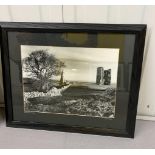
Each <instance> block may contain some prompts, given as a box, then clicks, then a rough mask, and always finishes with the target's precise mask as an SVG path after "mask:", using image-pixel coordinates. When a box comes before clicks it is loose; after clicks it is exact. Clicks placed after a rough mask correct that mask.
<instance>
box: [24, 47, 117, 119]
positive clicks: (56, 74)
mask: <svg viewBox="0 0 155 155" xmlns="http://www.w3.org/2000/svg"><path fill="white" fill-rule="evenodd" d="M21 58H22V78H23V97H24V112H25V113H27V112H38V113H54V114H65V115H79V116H88V117H101V118H114V117H115V106H116V89H117V72H118V61H119V49H112V48H83V47H57V46H32V45H21Z"/></svg>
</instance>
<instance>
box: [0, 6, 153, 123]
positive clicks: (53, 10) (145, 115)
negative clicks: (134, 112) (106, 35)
mask: <svg viewBox="0 0 155 155" xmlns="http://www.w3.org/2000/svg"><path fill="white" fill-rule="evenodd" d="M154 15H155V6H142V5H141V6H122V5H121V6H101V5H100V6H87V5H85V6H72V5H70V6H67V5H65V6H61V5H59V6H56V5H53V6H0V21H16V22H20V21H25V22H68V23H69V22H74V23H112V24H147V25H148V31H147V37H146V46H145V56H144V63H143V72H142V78H141V88H140V94H139V106H138V115H139V116H138V117H139V118H142V119H153V120H155V68H154V66H155V52H154V48H155V43H154V42H155V20H154ZM0 64H1V62H0ZM0 74H1V69H0ZM2 90H3V89H2V78H1V76H0V103H3V97H2V96H3V91H2Z"/></svg>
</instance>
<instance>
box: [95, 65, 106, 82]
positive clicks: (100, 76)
mask: <svg viewBox="0 0 155 155" xmlns="http://www.w3.org/2000/svg"><path fill="white" fill-rule="evenodd" d="M96 84H98V85H99V84H104V69H103V67H97V74H96Z"/></svg>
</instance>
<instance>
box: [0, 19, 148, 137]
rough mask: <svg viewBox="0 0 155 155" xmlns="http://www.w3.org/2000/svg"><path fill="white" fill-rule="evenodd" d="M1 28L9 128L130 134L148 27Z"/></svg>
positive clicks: (65, 25) (66, 25)
mask: <svg viewBox="0 0 155 155" xmlns="http://www.w3.org/2000/svg"><path fill="white" fill-rule="evenodd" d="M0 27H1V48H2V62H3V79H4V96H5V107H6V122H7V126H10V127H23V128H35V129H45V130H58V131H67V132H80V133H89V134H100V135H112V136H121V137H134V130H135V121H136V113H137V103H138V94H139V87H140V77H141V68H142V60H143V50H144V42H145V33H146V25H133V24H131V25H124V24H80V23H78V24H71V23H70V24H69V23H12V22H10V23H8V22H2V23H0Z"/></svg>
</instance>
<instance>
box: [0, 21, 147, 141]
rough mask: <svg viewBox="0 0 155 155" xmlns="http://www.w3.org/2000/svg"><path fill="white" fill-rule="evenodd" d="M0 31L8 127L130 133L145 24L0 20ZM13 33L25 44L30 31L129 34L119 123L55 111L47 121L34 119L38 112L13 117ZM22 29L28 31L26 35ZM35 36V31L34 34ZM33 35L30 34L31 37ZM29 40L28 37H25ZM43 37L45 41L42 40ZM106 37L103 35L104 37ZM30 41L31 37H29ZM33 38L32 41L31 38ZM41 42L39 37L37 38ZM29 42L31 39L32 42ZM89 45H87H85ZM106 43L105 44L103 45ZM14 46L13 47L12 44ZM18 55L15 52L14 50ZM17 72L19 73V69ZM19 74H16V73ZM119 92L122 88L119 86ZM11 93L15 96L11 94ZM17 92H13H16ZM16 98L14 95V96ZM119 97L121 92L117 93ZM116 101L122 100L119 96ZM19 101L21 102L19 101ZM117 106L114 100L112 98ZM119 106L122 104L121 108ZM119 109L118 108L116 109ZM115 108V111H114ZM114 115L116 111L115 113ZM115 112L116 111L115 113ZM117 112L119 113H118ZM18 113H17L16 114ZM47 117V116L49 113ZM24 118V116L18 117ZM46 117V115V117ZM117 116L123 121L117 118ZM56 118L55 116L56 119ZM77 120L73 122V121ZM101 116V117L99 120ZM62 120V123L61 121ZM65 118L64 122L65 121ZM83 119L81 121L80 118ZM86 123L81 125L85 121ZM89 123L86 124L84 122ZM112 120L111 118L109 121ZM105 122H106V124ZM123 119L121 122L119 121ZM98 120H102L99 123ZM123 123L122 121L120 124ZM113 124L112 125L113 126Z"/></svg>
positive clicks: (138, 82)
mask: <svg viewBox="0 0 155 155" xmlns="http://www.w3.org/2000/svg"><path fill="white" fill-rule="evenodd" d="M0 30H1V31H0V32H1V33H0V34H1V51H2V52H1V54H2V70H3V83H4V98H5V109H6V124H7V126H9V127H17V128H18V127H19V128H34V129H45V130H57V131H66V132H79V133H88V134H99V135H111V136H118V137H130V138H133V137H134V130H135V122H136V114H137V104H138V94H139V88H140V78H141V70H142V61H143V51H144V43H145V34H146V25H142V24H82V23H76V24H75V23H26V22H0ZM14 32H15V33H17V34H18V33H21V35H17V36H16V37H15V38H16V39H17V41H18V40H20V39H19V38H18V36H23V35H25V37H23V38H24V39H23V42H24V43H25V44H26V43H28V42H29V41H27V38H30V37H31V35H32V38H33V36H35V35H36V34H38V36H39V35H40V34H42V36H44V35H45V34H47V36H46V37H45V38H47V40H48V33H67V32H71V33H81V32H84V33H88V34H89V33H90V34H91V33H92V34H96V33H103V34H107V35H108V34H114V35H116V36H117V35H119V34H122V35H133V36H134V38H135V39H134V44H133V45H132V46H133V57H132V66H131V79H130V86H129V90H128V96H129V97H128V99H127V101H126V102H127V105H126V106H127V108H126V110H124V111H123V110H120V113H125V114H122V115H125V116H126V118H121V117H120V118H119V121H118V122H119V125H117V121H116V124H113V127H109V126H108V125H107V127H106V124H108V122H109V121H111V120H109V119H107V120H105V121H104V118H102V119H101V118H100V119H99V120H98V118H95V119H96V120H97V121H98V125H94V126H93V123H95V119H92V118H91V117H88V118H86V119H85V120H84V119H81V118H74V116H72V115H71V116H67V117H66V116H64V118H63V117H59V115H56V116H54V115H53V117H54V121H51V122H49V121H48V120H47V122H48V123H47V122H46V121H45V122H44V121H41V122H39V121H36V120H37V119H38V120H39V119H42V118H41V117H42V116H43V115H40V116H36V117H38V118H35V115H32V117H30V118H29V119H28V120H26V118H25V116H24V115H23V116H22V117H21V118H20V119H19V120H18V119H15V118H16V117H17V115H18V114H17V113H18V112H19V113H20V111H18V110H19V109H18V106H17V105H15V107H16V108H17V109H18V110H13V108H14V103H15V100H16V101H17V100H18V92H19V91H20V92H21V91H22V89H21V88H19V90H18V92H17V91H16V86H14V85H12V83H11V80H13V79H12V77H13V76H15V77H16V76H18V75H14V74H16V73H14V74H13V72H14V70H13V69H12V62H11V61H12V60H11V59H13V58H15V57H16V51H15V50H14V53H11V52H12V51H11V50H12V49H11V48H14V47H15V46H17V45H16V41H14V39H12V40H11V37H12V36H13V35H11V33H12V34H14ZM26 33H28V34H30V35H29V36H30V37H29V36H28V37H27V36H26ZM36 36H37V35H36ZM36 38H37V37H34V38H33V40H35V39H36ZM29 40H31V38H30V39H29ZM47 40H45V41H44V42H45V44H46V41H47ZM105 40H106V39H105ZM32 42H33V41H32ZM34 42H35V41H34ZM38 42H42V39H40V41H38ZM32 44H33V43H32ZM86 46H87V47H89V45H86ZM109 46H110V45H109ZM107 47H108V46H107ZM14 49H16V47H15V48H14ZM17 55H18V54H17ZM17 74H21V73H20V72H19V73H17ZM19 76H20V75H19ZM121 91H122V92H123V90H121ZM13 92H16V93H15V96H14V95H13ZM116 93H117V92H116ZM16 95H17V96H16ZM15 98H16V99H15ZM120 98H121V95H120ZM119 102H123V100H122V101H121V99H120V101H119ZM21 104H22V103H21ZM116 106H117V102H116ZM121 109H123V107H122V108H121ZM118 111H119V109H118ZM116 112H117V111H116ZM116 115H117V114H116ZM118 115H119V114H118ZM122 115H120V116H122ZM19 116H20V114H19ZM50 117H51V116H50ZM22 118H24V119H22ZM46 119H48V117H46ZM121 119H122V120H123V121H124V122H123V121H122V122H121ZM56 120H59V121H58V123H57V121H56ZM75 120H77V123H76V122H75ZM102 120H103V121H102ZM62 121H64V123H61V122H62ZM65 121H66V123H65ZM82 121H83V122H82ZM80 123H81V124H80ZM85 123H86V125H83V124H85ZM87 123H88V124H90V123H91V126H90V125H87ZM110 123H112V121H111V122H110ZM110 123H109V124H110ZM123 123H124V124H123ZM99 124H105V126H104V125H102V126H100V125H99ZM122 124H123V125H122ZM121 125H122V126H123V128H118V127H117V126H121ZM115 126H116V127H115Z"/></svg>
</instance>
